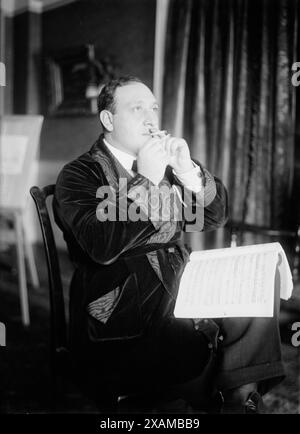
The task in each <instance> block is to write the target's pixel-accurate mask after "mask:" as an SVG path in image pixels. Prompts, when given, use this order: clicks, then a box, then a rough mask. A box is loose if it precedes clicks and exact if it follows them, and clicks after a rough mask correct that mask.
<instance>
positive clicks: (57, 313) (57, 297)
mask: <svg viewBox="0 0 300 434" xmlns="http://www.w3.org/2000/svg"><path fill="white" fill-rule="evenodd" d="M54 190H55V185H54V184H51V185H47V186H46V187H44V188H41V189H40V188H39V187H31V189H30V194H31V196H32V197H33V200H34V202H35V205H36V209H37V213H38V217H39V221H40V226H41V231H42V235H43V241H44V249H45V255H46V260H47V268H48V280H49V296H50V321H51V355H52V357H53V362H54V363H55V359H56V357H55V356H57V355H58V354H59V353H61V352H65V351H66V347H67V326H66V316H65V303H64V297H63V286H62V280H61V274H60V267H59V261H58V254H57V248H56V244H55V239H54V235H53V230H52V226H51V220H50V217H49V212H48V208H47V203H46V200H47V198H48V197H49V196H53V194H54Z"/></svg>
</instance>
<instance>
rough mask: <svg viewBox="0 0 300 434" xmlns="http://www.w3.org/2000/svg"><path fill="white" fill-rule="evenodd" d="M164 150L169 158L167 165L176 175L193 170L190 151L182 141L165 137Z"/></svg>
mask: <svg viewBox="0 0 300 434" xmlns="http://www.w3.org/2000/svg"><path fill="white" fill-rule="evenodd" d="M164 140H165V150H166V152H167V154H168V156H169V165H170V166H171V167H172V168H173V169H174V171H175V172H176V174H178V175H180V174H182V173H186V172H189V171H190V170H192V169H193V167H194V166H193V162H192V160H191V155H190V150H189V147H188V144H187V142H186V141H185V140H184V139H181V138H177V137H171V136H167V137H166V138H165V139H164Z"/></svg>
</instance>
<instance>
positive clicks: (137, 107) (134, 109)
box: [133, 105, 143, 112]
mask: <svg viewBox="0 0 300 434" xmlns="http://www.w3.org/2000/svg"><path fill="white" fill-rule="evenodd" d="M142 108H143V107H142V106H141V105H136V106H135V107H133V111H135V112H139V111H141V110H142Z"/></svg>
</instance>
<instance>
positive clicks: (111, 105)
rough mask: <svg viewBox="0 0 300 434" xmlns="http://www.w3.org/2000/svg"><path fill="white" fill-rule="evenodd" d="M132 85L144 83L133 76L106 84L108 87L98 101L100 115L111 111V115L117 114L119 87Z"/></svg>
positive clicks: (105, 87) (103, 89) (102, 91)
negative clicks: (117, 90) (103, 111)
mask: <svg viewBox="0 0 300 434" xmlns="http://www.w3.org/2000/svg"><path fill="white" fill-rule="evenodd" d="M131 83H142V81H141V80H140V79H139V78H138V77H133V76H131V75H124V76H122V77H119V78H116V79H114V80H111V81H109V82H108V83H106V85H105V86H104V87H103V88H102V90H101V92H100V94H99V96H98V101H97V105H98V113H99V114H100V113H101V112H102V110H109V111H110V112H111V113H115V110H116V101H115V93H116V89H117V88H118V87H123V86H127V85H128V84H131Z"/></svg>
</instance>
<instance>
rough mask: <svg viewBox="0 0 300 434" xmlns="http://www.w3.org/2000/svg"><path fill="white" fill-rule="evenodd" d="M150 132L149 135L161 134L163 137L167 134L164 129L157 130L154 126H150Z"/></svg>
mask: <svg viewBox="0 0 300 434" xmlns="http://www.w3.org/2000/svg"><path fill="white" fill-rule="evenodd" d="M150 134H151V135H153V136H160V137H161V136H162V137H165V136H167V131H166V130H157V129H155V128H151V129H150Z"/></svg>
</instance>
